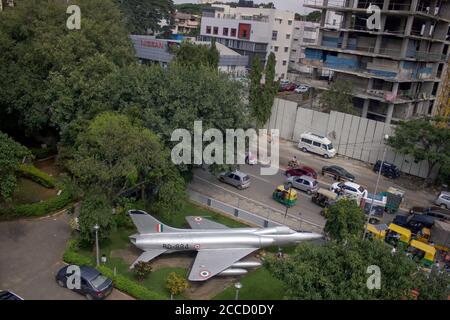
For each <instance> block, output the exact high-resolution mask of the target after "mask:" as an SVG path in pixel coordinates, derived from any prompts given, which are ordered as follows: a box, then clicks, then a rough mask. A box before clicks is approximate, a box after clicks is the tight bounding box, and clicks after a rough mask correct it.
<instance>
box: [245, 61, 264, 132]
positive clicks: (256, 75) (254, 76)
mask: <svg viewBox="0 0 450 320" xmlns="http://www.w3.org/2000/svg"><path fill="white" fill-rule="evenodd" d="M262 72H263V70H262V66H261V60H260V59H259V56H256V57H255V58H254V59H253V64H252V68H251V70H250V86H249V98H248V99H249V106H250V110H251V112H252V116H253V118H254V119H255V120H256V122H257V125H258V126H260V125H261V123H262V122H263V120H264V119H263V115H262V114H260V112H261V104H262V98H261V97H262V95H261V93H262V89H261V79H262ZM262 125H264V123H263V124H262Z"/></svg>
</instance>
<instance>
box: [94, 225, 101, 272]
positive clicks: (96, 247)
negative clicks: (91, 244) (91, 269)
mask: <svg viewBox="0 0 450 320" xmlns="http://www.w3.org/2000/svg"><path fill="white" fill-rule="evenodd" d="M99 229H100V226H99V225H98V224H97V223H96V224H95V226H94V230H95V251H96V256H97V257H96V258H97V259H96V262H97V267H98V266H99V265H100V258H99V254H100V253H99V251H100V250H99V248H98V230H99Z"/></svg>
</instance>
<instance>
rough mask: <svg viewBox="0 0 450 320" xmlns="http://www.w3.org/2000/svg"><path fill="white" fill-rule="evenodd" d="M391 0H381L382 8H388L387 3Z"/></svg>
mask: <svg viewBox="0 0 450 320" xmlns="http://www.w3.org/2000/svg"><path fill="white" fill-rule="evenodd" d="M390 2H391V1H390V0H384V2H383V10H388V9H389V3H390Z"/></svg>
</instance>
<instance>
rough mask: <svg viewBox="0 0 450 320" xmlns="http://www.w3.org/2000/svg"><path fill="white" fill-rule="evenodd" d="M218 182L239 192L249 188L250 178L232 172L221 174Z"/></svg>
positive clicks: (237, 172)
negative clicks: (233, 187)
mask: <svg viewBox="0 0 450 320" xmlns="http://www.w3.org/2000/svg"><path fill="white" fill-rule="evenodd" d="M219 180H220V181H221V182H224V183H228V184H230V185H232V186H235V187H236V188H238V189H240V190H242V189H245V188H248V187H250V176H249V175H248V174H246V173H243V172H241V171H238V170H235V171H232V172H222V173H221V174H220V175H219Z"/></svg>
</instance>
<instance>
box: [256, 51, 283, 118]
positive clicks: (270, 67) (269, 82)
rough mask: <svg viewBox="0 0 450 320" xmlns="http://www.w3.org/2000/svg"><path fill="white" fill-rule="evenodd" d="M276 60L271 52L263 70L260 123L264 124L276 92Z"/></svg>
mask: <svg viewBox="0 0 450 320" xmlns="http://www.w3.org/2000/svg"><path fill="white" fill-rule="evenodd" d="M276 64H277V61H276V60H275V54H274V53H273V52H271V53H270V54H269V58H268V59H267V63H266V69H265V70H264V76H265V80H264V91H263V104H262V113H261V115H262V117H261V119H260V120H261V121H262V122H261V125H265V124H266V123H267V121H269V119H270V115H271V114H272V107H273V101H274V100H275V96H276V94H277V92H278V87H279V85H280V84H279V82H278V81H277V80H275V66H276Z"/></svg>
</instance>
